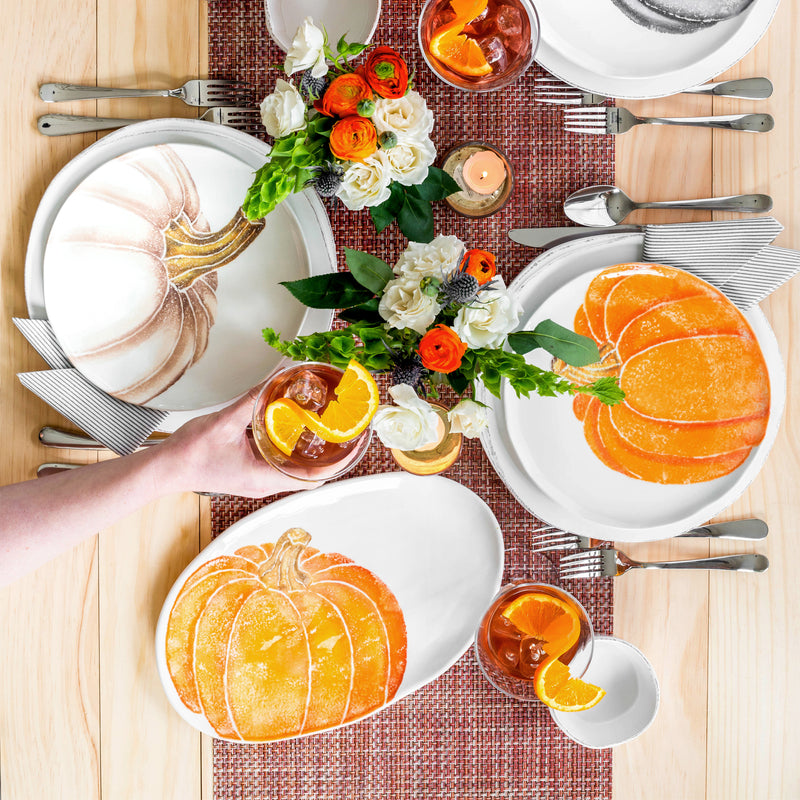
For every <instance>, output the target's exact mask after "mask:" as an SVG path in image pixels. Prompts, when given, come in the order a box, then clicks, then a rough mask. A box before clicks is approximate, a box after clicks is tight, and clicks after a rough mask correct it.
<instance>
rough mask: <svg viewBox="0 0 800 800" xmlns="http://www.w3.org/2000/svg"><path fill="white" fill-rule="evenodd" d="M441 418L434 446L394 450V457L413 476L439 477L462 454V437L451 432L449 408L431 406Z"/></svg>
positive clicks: (436, 404)
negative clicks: (448, 415) (448, 416)
mask: <svg viewBox="0 0 800 800" xmlns="http://www.w3.org/2000/svg"><path fill="white" fill-rule="evenodd" d="M430 405H431V407H432V408H433V410H434V411H435V412H436V413H437V415H438V416H439V434H440V435H439V439H438V440H437V441H436V442H435V443H434V444H429V445H426V446H425V447H420V448H419V449H418V450H395V449H392V450H390V451H389V452H391V454H392V457H393V458H394V460H395V461H396V462H397V464H398V465H399V466H401V467H402V468H403V469H404V470H405V471H406V472H410V473H412V474H413V475H438V474H439V473H440V472H444V471H445V470H446V469H448V467H451V466H452V465H453V464H455V462H456V459H457V458H458V456H459V454H460V453H461V441H462V438H463V437H462V435H461V434H460V433H453V432H452V431H451V430H450V420H449V419H448V418H447V407H446V406H443V405H441V404H440V403H431V404H430Z"/></svg>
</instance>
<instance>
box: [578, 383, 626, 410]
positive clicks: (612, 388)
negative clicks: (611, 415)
mask: <svg viewBox="0 0 800 800" xmlns="http://www.w3.org/2000/svg"><path fill="white" fill-rule="evenodd" d="M575 391H576V392H578V393H579V394H588V395H591V396H592V397H596V398H597V399H598V400H600V402H601V403H605V405H607V406H615V405H617V404H618V403H621V402H622V401H623V400H624V399H625V392H623V391H622V387H621V386H620V385H619V381H618V380H617V378H616V377H615V376H611V377H608V378H600V379H599V380H597V381H595V382H594V383H592V384H589V386H578V387H577V388H576V389H575Z"/></svg>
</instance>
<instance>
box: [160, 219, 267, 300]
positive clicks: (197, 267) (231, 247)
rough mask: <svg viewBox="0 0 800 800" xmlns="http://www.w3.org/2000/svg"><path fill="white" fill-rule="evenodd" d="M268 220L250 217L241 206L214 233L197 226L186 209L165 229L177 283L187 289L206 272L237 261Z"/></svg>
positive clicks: (167, 259)
mask: <svg viewBox="0 0 800 800" xmlns="http://www.w3.org/2000/svg"><path fill="white" fill-rule="evenodd" d="M264 224H265V223H264V220H263V219H256V220H249V219H247V217H246V216H245V215H244V212H243V211H242V209H241V208H240V209H239V210H238V211H237V212H236V213H235V214H234V215H233V219H231V221H230V222H229V223H228V224H227V225H225V226H224V227H223V228H220V230H218V231H214V232H213V233H202V232H200V231H197V230H195V228H194V226H193V225H192V223H191V222H190V221H189V219H188V218H187V217H186V215H185V214H183V213H182V214H181V215H180V216H179V217H177V218H176V219H173V220H172V221H171V222H170V224H169V227H168V228H167V230H166V231H165V232H164V243H165V245H166V253H165V254H164V259H163V261H164V263H165V264H166V266H167V274H168V275H169V278H170V280H171V281H172V283H173V285H174V286H176V287H177V288H178V289H187V288H188V287H189V286H191V285H192V283H194V281H196V280H197V279H198V278H199V277H200V276H202V275H205V273H206V272H210V271H211V270H215V269H219V268H220V267H221V266H223V265H224V264H227V263H228V262H229V261H233V260H234V259H235V258H236V257H237V256H239V255H240V254H241V253H242V252H244V250H246V249H247V247H248V246H249V245H250V243H251V242H252V241H253V239H255V238H256V236H258V234H259V233H261V230H262V228H263V227H264Z"/></svg>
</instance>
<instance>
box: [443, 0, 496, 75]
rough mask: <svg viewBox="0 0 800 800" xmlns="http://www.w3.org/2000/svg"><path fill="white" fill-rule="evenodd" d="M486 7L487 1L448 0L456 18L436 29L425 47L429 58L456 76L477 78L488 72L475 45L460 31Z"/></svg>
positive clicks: (477, 46) (479, 50)
mask: <svg viewBox="0 0 800 800" xmlns="http://www.w3.org/2000/svg"><path fill="white" fill-rule="evenodd" d="M487 5H488V0H451V3H450V7H451V8H452V9H453V11H454V12H455V15H456V16H455V17H454V18H453V19H452V20H451V21H450V22H448V23H447V24H446V25H442V26H441V27H440V28H437V29H436V30H435V31H434V33H433V36H432V37H431V41H430V44H429V45H428V48H429V49H430V52H431V55H432V56H433V57H434V58H436V59H438V60H439V61H441V62H442V64H444V65H445V66H446V67H448V68H449V69H451V70H453V72H456V73H458V74H459V75H465V76H467V77H481V76H482V75H489V74H490V73H491V71H492V67H491V64H489V62H488V61H487V60H486V56H485V55H484V54H483V51H482V50H481V48H480V46H479V45H478V43H477V42H476V41H475V40H474V39H470V38H469V37H468V36H467V35H466V34H465V33H463V32H462V31H463V30H464V28H465V27H466V26H467V25H468V24H469V22H470V21H471V20H473V19H475V18H476V17H479V16H480V15H481V14H482V13H483V12H484V11H485V10H486V7H487Z"/></svg>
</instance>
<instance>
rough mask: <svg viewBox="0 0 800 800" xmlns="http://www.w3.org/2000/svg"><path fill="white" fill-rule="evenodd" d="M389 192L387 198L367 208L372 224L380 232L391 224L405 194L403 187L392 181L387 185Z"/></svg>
mask: <svg viewBox="0 0 800 800" xmlns="http://www.w3.org/2000/svg"><path fill="white" fill-rule="evenodd" d="M389 191H390V192H391V194H390V195H389V197H388V199H386V200H384V201H383V202H382V203H381V204H380V205H377V206H372V208H370V210H369V215H370V216H371V217H372V224H373V225H374V226H375V230H376V231H378V233H380V232H381V231H383V230H384V229H385V228H387V227H388V226H389V225H391V224H392V222H393V221H394V219H395V217H396V216H397V213H398V212H399V211H400V209H401V208H402V205H403V200H404V198H405V196H406V191H405V187H404V186H403V185H402V184H400V183H397V181H394V182H393V183H391V184H390V185H389Z"/></svg>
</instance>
